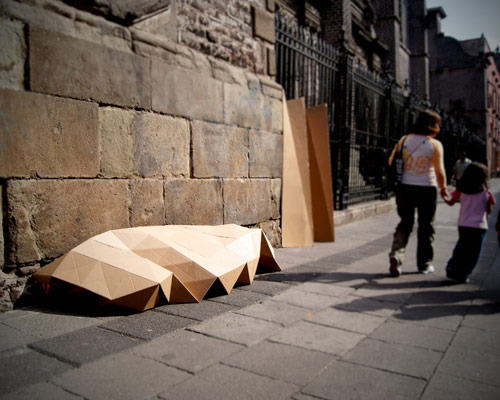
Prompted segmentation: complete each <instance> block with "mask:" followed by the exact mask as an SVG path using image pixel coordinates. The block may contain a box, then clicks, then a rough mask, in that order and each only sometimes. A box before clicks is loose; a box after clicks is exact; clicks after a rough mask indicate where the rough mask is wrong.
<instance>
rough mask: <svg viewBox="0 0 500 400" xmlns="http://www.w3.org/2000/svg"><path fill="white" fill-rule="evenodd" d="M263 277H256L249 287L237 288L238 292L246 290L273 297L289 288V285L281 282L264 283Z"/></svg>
mask: <svg viewBox="0 0 500 400" xmlns="http://www.w3.org/2000/svg"><path fill="white" fill-rule="evenodd" d="M264 277H265V275H262V276H257V277H256V278H255V279H254V281H253V282H252V284H251V285H243V286H237V288H238V289H239V290H248V291H250V292H255V293H262V294H267V295H268V296H274V295H276V294H278V293H281V292H283V291H284V290H287V289H289V288H290V286H291V285H288V284H286V283H281V282H271V281H265V280H263V278H264Z"/></svg>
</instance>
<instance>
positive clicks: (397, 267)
mask: <svg viewBox="0 0 500 400" xmlns="http://www.w3.org/2000/svg"><path fill="white" fill-rule="evenodd" d="M389 262H390V267H389V273H390V274H391V276H392V277H394V278H397V277H399V276H400V275H401V262H400V261H399V258H397V257H391V258H390V259H389Z"/></svg>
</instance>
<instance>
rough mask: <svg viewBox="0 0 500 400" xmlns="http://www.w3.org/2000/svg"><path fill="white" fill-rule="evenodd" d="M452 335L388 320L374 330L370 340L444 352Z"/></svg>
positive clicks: (446, 331) (452, 332) (439, 330)
mask: <svg viewBox="0 0 500 400" xmlns="http://www.w3.org/2000/svg"><path fill="white" fill-rule="evenodd" d="M454 335H455V331H452V330H446V329H437V328H432V327H428V326H422V325H416V324H413V323H408V322H402V321H395V320H389V321H386V322H385V323H384V324H382V325H380V326H379V327H378V328H377V329H375V330H374V331H373V332H372V333H371V334H370V338H372V339H378V340H382V341H385V342H388V343H398V344H404V345H407V346H414V347H421V348H423V349H430V350H437V351H442V352H444V351H446V349H447V348H448V346H449V345H450V343H451V340H452V339H453V336H454Z"/></svg>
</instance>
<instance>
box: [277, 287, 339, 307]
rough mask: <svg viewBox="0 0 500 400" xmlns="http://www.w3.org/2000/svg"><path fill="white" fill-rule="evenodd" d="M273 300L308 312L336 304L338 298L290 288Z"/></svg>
mask: <svg viewBox="0 0 500 400" xmlns="http://www.w3.org/2000/svg"><path fill="white" fill-rule="evenodd" d="M273 300H274V301H283V302H285V303H289V304H293V305H295V306H299V307H303V308H306V309H309V310H322V309H324V308H327V307H330V306H332V305H333V304H335V303H337V302H338V301H339V298H338V297H332V296H325V295H323V294H318V293H306V292H303V291H301V290H298V289H296V288H291V289H288V290H287V291H285V292H283V293H280V294H278V295H277V296H274V297H273Z"/></svg>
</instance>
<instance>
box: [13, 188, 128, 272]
mask: <svg viewBox="0 0 500 400" xmlns="http://www.w3.org/2000/svg"><path fill="white" fill-rule="evenodd" d="M6 222H7V232H8V236H9V241H8V242H9V245H8V247H7V252H8V254H7V257H8V260H9V262H11V263H27V262H33V261H37V260H41V259H45V258H52V257H58V256H60V255H62V254H64V253H65V252H67V251H69V250H70V249H72V248H73V247H75V246H77V245H78V244H80V243H81V242H83V241H85V240H87V239H88V238H90V237H92V236H95V235H97V234H99V233H101V232H104V231H107V230H110V229H117V228H126V227H128V207H127V181H125V180H104V179H102V180H101V179H99V180H98V179H93V180H90V179H71V180H9V181H7V221H6Z"/></svg>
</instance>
